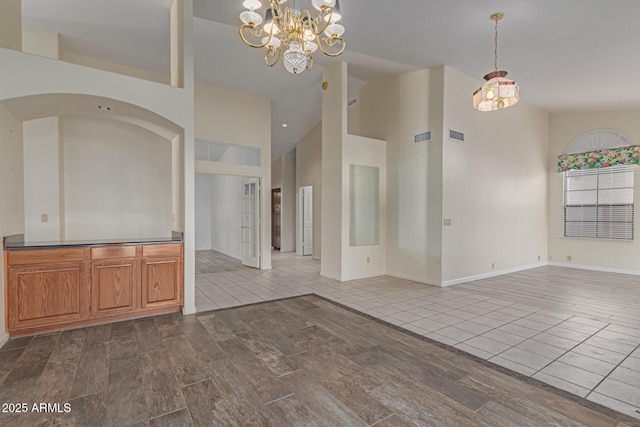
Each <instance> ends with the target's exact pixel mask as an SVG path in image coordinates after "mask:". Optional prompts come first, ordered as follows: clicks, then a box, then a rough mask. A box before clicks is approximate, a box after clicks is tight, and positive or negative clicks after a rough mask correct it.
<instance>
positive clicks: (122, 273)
mask: <svg viewBox="0 0 640 427" xmlns="http://www.w3.org/2000/svg"><path fill="white" fill-rule="evenodd" d="M136 264H137V261H136V259H135V258H133V259H123V260H110V261H93V262H92V263H91V316H92V317H96V316H108V315H111V314H116V313H122V312H129V311H134V310H136V309H137V308H138V307H139V304H138V297H137V295H138V293H137V289H136V288H137V287H138V282H137V280H136V277H137V272H138V269H137V268H136Z"/></svg>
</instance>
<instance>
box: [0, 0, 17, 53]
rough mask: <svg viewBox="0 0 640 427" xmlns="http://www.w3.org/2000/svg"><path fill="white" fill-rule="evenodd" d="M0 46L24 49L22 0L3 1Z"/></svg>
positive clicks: (0, 15) (0, 14)
mask: <svg viewBox="0 0 640 427" xmlns="http://www.w3.org/2000/svg"><path fill="white" fill-rule="evenodd" d="M0 47H4V48H8V49H14V50H20V49H22V0H3V1H2V13H0Z"/></svg>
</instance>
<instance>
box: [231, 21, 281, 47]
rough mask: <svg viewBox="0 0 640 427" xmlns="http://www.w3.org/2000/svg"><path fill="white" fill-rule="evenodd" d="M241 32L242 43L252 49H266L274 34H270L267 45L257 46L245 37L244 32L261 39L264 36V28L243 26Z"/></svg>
mask: <svg viewBox="0 0 640 427" xmlns="http://www.w3.org/2000/svg"><path fill="white" fill-rule="evenodd" d="M272 31H273V29H272ZM239 32H240V38H241V39H242V41H243V42H245V43H246V44H247V45H248V46H251V47H254V48H261V47H265V46H266V45H268V44H269V42H270V41H271V35H272V33H269V39H268V40H267V41H266V42H265V43H260V44H255V43H251V42H250V41H249V40H247V38H246V37H245V35H244V32H247V33H249V34H251V35H252V36H253V37H255V38H259V37H260V36H261V35H262V32H263V31H262V28H258V27H256V26H255V25H253V24H243V25H241V26H240V29H239Z"/></svg>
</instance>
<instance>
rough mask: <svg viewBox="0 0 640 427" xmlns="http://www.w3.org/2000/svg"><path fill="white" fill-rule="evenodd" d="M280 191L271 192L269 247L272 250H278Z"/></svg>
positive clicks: (277, 189)
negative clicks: (270, 246)
mask: <svg viewBox="0 0 640 427" xmlns="http://www.w3.org/2000/svg"><path fill="white" fill-rule="evenodd" d="M281 215H282V189H281V188H274V189H273V190H271V245H272V246H273V249H276V250H280V240H281V233H282V230H281V224H282V219H281Z"/></svg>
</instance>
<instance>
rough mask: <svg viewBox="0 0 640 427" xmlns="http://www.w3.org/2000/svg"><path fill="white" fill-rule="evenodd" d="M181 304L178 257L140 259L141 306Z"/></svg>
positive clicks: (180, 279)
mask: <svg viewBox="0 0 640 427" xmlns="http://www.w3.org/2000/svg"><path fill="white" fill-rule="evenodd" d="M176 305H178V306H179V305H182V261H181V258H180V257H166V258H143V259H142V308H143V309H144V308H157V307H166V306H176Z"/></svg>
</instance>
